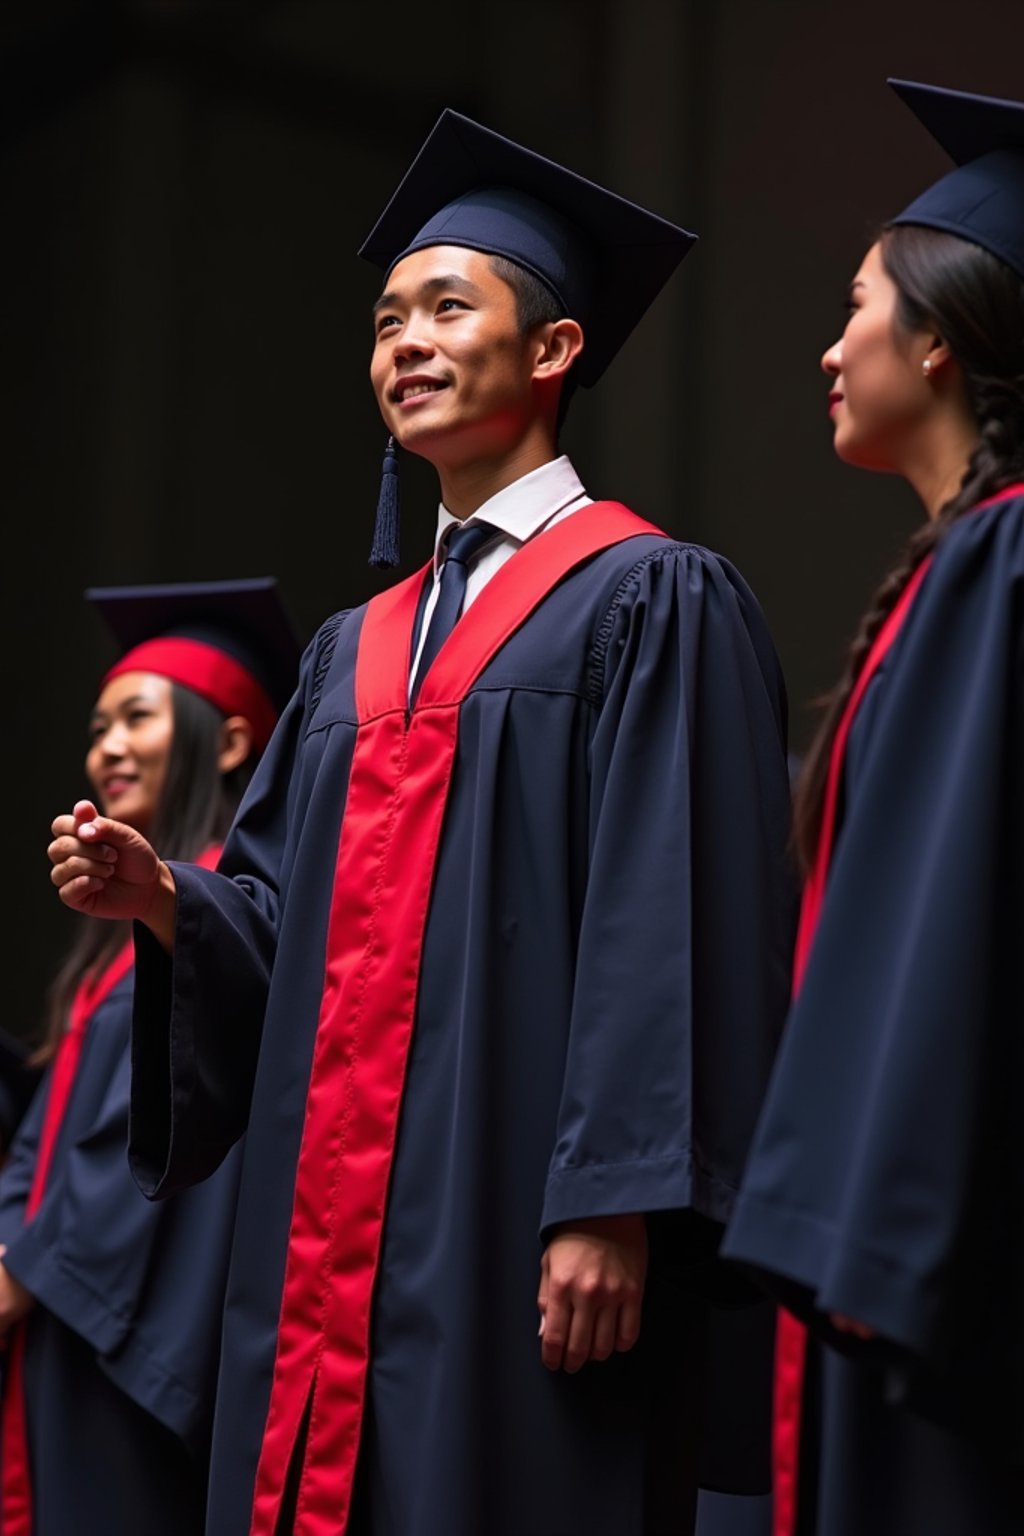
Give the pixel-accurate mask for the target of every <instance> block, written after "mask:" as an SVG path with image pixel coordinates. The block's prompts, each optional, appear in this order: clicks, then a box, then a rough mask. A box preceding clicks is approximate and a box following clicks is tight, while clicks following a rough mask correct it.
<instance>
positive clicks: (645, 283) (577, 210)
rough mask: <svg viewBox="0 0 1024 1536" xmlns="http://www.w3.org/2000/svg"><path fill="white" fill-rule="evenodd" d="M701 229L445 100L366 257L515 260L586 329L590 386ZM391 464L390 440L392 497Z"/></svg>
mask: <svg viewBox="0 0 1024 1536" xmlns="http://www.w3.org/2000/svg"><path fill="white" fill-rule="evenodd" d="M696 239H697V237H696V235H693V234H691V233H690V232H689V231H688V230H685V229H681V228H680V227H679V226H678V225H676V224H670V223H669V222H668V220H667V219H662V218H659V216H658V215H657V214H654V213H650V212H649V211H648V210H647V209H646V208H641V207H639V206H638V205H637V204H636V203H631V202H629V201H627V199H626V198H624V197H619V196H617V195H616V193H614V192H609V191H608V190H607V188H605V187H600V186H598V185H597V184H596V183H595V182H592V181H587V180H586V179H585V177H583V176H577V175H576V174H575V172H573V171H569V170H566V168H565V167H564V166H562V165H557V164H556V163H555V162H554V161H553V160H548V159H545V157H544V156H543V155H538V154H535V153H534V152H533V151H532V150H529V149H525V148H524V147H523V145H521V144H516V143H514V142H513V141H512V140H511V139H507V138H505V137H504V135H503V134H500V133H495V132H494V131H493V129H490V128H485V127H484V126H483V125H482V124H480V123H476V122H473V120H472V119H471V118H468V117H463V116H462V114H461V113H459V112H453V111H451V109H450V108H446V109H445V111H443V112H442V113H441V116H440V117H439V118H438V120H437V122H436V123H435V125H434V127H433V128H432V129H431V131H430V133H429V134H428V136H427V138H426V141H425V142H424V144H423V147H422V148H421V149H420V151H419V153H418V155H417V156H416V158H415V160H414V161H413V163H412V165H411V166H410V167H409V169H408V171H407V172H406V173H405V176H404V177H403V178H402V181H401V182H400V183H399V186H398V189H397V191H396V192H395V193H394V195H393V197H392V198H391V201H390V202H389V203H388V205H387V207H386V208H385V209H384V212H383V213H382V214H381V216H380V218H379V219H378V220H377V223H376V224H375V225H374V227H373V229H372V230H371V231H370V233H369V235H368V236H367V238H366V239H365V241H364V242H363V244H362V246H361V247H360V249H359V255H360V256H362V257H365V259H366V260H367V261H370V262H372V263H373V264H374V265H375V266H377V267H380V268H381V269H382V271H383V272H384V273H385V280H386V278H387V276H388V275H389V274H390V273H391V271H392V269H393V268H394V267H395V266H396V265H397V263H398V262H399V261H401V260H402V259H403V257H405V256H408V255H410V254H411V253H412V252H413V251H420V250H424V249H425V248H426V247H427V246H431V245H460V246H466V247H468V248H469V249H470V250H474V251H483V252H486V253H487V254H490V255H494V256H504V257H505V258H506V259H507V260H509V261H513V262H515V263H516V264H517V265H518V266H520V267H523V268H525V270H526V271H527V272H530V273H532V274H533V276H534V277H536V278H537V279H538V280H539V281H540V282H541V283H543V284H544V286H545V287H546V288H547V289H548V290H549V291H550V292H551V293H552V294H553V296H554V297H555V299H556V300H557V301H558V303H559V304H560V305H561V308H562V310H563V312H564V313H565V314H566V315H568V316H570V317H571V318H572V319H574V320H577V321H578V322H579V323H580V325H581V326H582V327H583V334H584V348H583V352H582V353H581V354H580V357H579V359H578V360H577V362H576V364H575V367H574V373H575V376H576V378H577V379H578V381H579V383H580V384H583V385H591V384H595V383H596V382H597V380H598V379H599V378H600V377H601V375H602V374H603V373H604V371H605V369H606V368H607V367H608V364H609V363H610V362H611V360H612V358H613V357H614V356H615V354H616V353H617V352H618V350H619V348H620V347H621V346H622V344H623V342H624V341H625V340H626V338H627V337H628V336H629V334H630V332H631V331H632V330H633V328H634V327H635V326H636V324H637V322H638V321H639V320H640V318H641V316H642V315H643V314H644V313H645V312H646V310H647V309H648V308H649V307H650V305H651V304H652V302H653V301H654V299H655V298H656V297H657V295H658V294H659V293H660V291H661V289H662V288H663V287H664V285H665V283H666V282H667V281H668V279H669V278H670V277H671V275H672V273H673V272H674V271H675V269H676V267H677V266H678V265H679V263H680V262H681V261H682V259H683V257H684V256H685V255H686V253H687V251H689V249H690V248H691V246H692V245H693V244H694V243H695V241H696ZM388 458H390V460H391V462H390V463H389V462H388ZM394 470H395V464H394V444H393V443H389V445H388V457H386V459H385V476H384V482H385V483H384V490H383V495H382V501H384V502H385V503H386V502H387V498H388V495H389V493H390V492H391V491H393V483H394ZM389 482H391V484H389ZM382 510H384V511H387V512H388V513H391V514H392V515H393V509H392V508H391V507H390V506H386V507H384V508H382V509H378V535H379V534H380V533H381V528H380V517H381V512H382ZM383 542H384V543H387V540H386V539H385V540H384V541H383ZM381 543H382V540H381V538H380V537H375V540H374V553H373V554H371V556H370V559H371V562H372V563H373V564H397V559H398V556H397V548H395V549H394V551H382V550H381V549H380V547H379V546H380V545H381ZM390 553H393V554H394V558H389V555H390Z"/></svg>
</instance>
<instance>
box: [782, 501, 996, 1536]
mask: <svg viewBox="0 0 1024 1536" xmlns="http://www.w3.org/2000/svg"><path fill="white" fill-rule="evenodd" d="M1022 495H1024V482H1021V483H1018V484H1015V485H1010V486H1007V487H1006V488H1005V490H1002V491H999V492H997V494H996V495H995V496H990V497H988V498H987V499H986V500H985V501H982V502H979V503H978V505H977V506H976V507H974V508H972V511H971V515H973V514H974V513H975V512H982V511H984V510H985V508H986V507H991V506H994V505H995V504H996V503H997V502H1000V501H1008V500H1010V499H1011V498H1012V497H1015V496H1022ZM931 562H932V556H931V555H929V556H928V557H927V559H925V560H922V561H921V564H920V565H919V566H918V567H917V569H916V571H915V572H914V574H913V576H911V578H910V580H909V581H908V583H907V585H906V587H905V588H904V589H903V591H902V593H901V594H900V596H899V599H898V600H897V602H896V603H895V604H894V606H893V610H892V612H891V613H890V614H889V616H888V618H887V619H886V621H885V623H884V624H883V625H882V627H881V629H880V630H879V632H878V634H877V635H876V637H875V642H874V644H873V645H872V647H871V650H870V651H869V652H868V657H867V660H866V661H865V663H864V666H863V668H862V669H861V672H860V675H859V676H858V678H857V681H856V683H855V685H854V688H853V691H852V693H851V694H850V697H849V699H848V701H847V704H846V708H845V710H844V711H843V715H842V718H841V719H840V722H839V726H838V728H837V730H836V735H835V740H834V741H833V743H832V751H831V755H830V757H829V765H828V776H827V779H826V781H825V799H824V803H823V807H822V817H821V830H820V832H819V834H818V846H817V848H816V850H815V855H814V865H813V868H812V869H811V871H810V874H809V875H808V877H807V881H806V884H805V885H804V889H803V896H802V901H801V905H800V922H799V926H798V928H797V938H796V948H795V953H794V959H793V997H794V998H796V996H797V995H798V993H799V991H800V987H801V984H802V982H803V979H804V975H805V973H806V970H807V962H808V960H809V958H810V954H811V946H812V944H813V942H814V934H815V930H816V929H817V926H818V919H819V917H820V916H821V909H822V905H823V903H824V900H825V883H826V881H827V879H828V869H829V864H830V862H831V859H832V848H833V844H834V842H835V833H836V813H837V810H838V805H839V790H840V786H841V784H842V779H843V763H844V760H845V756H846V744H847V741H848V739H849V735H850V728H851V726H852V725H853V721H854V718H855V716H856V714H857V710H858V709H859V708H860V703H861V700H862V699H863V697H864V693H865V691H866V689H867V686H868V684H869V683H870V682H871V679H872V678H873V677H874V675H875V673H876V672H877V671H878V668H879V667H880V666H881V664H882V662H883V661H884V660H885V657H886V656H887V655H888V653H889V651H890V650H891V648H892V646H893V644H894V642H895V640H896V637H897V635H898V634H899V632H900V629H901V628H902V626H903V622H904V620H905V619H906V617H907V614H908V613H909V611H910V608H911V606H912V604H913V602H914V598H915V597H916V596H917V593H918V591H919V589H920V587H921V583H922V582H923V581H924V578H925V574H926V573H927V571H928V568H929V566H930V565H931ZM806 1358H807V1330H806V1329H805V1328H804V1325H803V1324H802V1323H801V1322H798V1320H797V1319H796V1318H795V1317H794V1316H793V1315H792V1313H791V1312H787V1311H786V1310H785V1308H784V1307H780V1308H779V1311H778V1315H777V1326H776V1343H775V1380H774V1401H773V1432H772V1442H773V1443H772V1485H773V1498H774V1518H773V1524H772V1536H795V1533H796V1522H797V1513H798V1509H799V1501H798V1487H799V1477H800V1462H799V1456H800V1423H801V1410H802V1407H803V1381H804V1367H805V1364H806Z"/></svg>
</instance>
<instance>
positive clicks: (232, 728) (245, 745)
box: [217, 715, 253, 773]
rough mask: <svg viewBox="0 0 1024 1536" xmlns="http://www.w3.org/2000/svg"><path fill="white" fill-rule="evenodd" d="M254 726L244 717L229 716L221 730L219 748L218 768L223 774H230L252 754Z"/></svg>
mask: <svg viewBox="0 0 1024 1536" xmlns="http://www.w3.org/2000/svg"><path fill="white" fill-rule="evenodd" d="M252 744H253V731H252V726H251V725H250V724H249V721H248V720H247V719H246V718H245V716H244V715H228V717H227V719H226V720H225V721H224V722H223V724H222V725H221V728H220V744H219V746H218V748H217V767H218V769H219V770H220V772H221V773H230V772H231V770H232V768H237V767H238V766H239V764H240V763H244V762H245V760H246V758H247V757H248V756H249V755H250V754H251V752H252Z"/></svg>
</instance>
